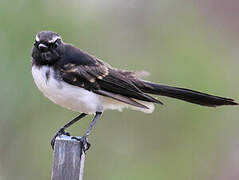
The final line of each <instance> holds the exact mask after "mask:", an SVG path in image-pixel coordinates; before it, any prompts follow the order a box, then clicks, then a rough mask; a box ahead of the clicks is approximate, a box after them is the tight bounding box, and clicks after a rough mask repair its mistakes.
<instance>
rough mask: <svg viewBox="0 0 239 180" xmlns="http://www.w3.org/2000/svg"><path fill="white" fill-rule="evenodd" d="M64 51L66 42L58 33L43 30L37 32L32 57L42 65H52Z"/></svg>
mask: <svg viewBox="0 0 239 180" xmlns="http://www.w3.org/2000/svg"><path fill="white" fill-rule="evenodd" d="M63 51H64V44H63V41H62V39H61V36H59V35H58V34H57V33H55V32H52V31H41V32H39V33H37V35H36V39H35V43H34V47H33V50H32V57H33V58H34V60H35V61H36V62H37V63H39V64H41V65H52V64H54V63H55V62H56V61H57V60H59V59H60V58H61V56H62V54H63Z"/></svg>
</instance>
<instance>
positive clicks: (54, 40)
mask: <svg viewBox="0 0 239 180" xmlns="http://www.w3.org/2000/svg"><path fill="white" fill-rule="evenodd" d="M57 39H61V37H60V36H54V37H53V39H51V40H50V41H49V43H54V42H56V40H57Z"/></svg>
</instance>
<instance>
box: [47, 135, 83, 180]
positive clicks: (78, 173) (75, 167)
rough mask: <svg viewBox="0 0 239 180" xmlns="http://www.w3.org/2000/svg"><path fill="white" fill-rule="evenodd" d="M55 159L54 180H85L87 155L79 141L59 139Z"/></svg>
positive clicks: (69, 138) (68, 138) (65, 137)
mask: <svg viewBox="0 0 239 180" xmlns="http://www.w3.org/2000/svg"><path fill="white" fill-rule="evenodd" d="M79 138H80V137H79ZM53 158H54V159H53V168H52V178H51V179H52V180H83V171H84V162H85V153H84V151H82V145H81V143H80V142H79V141H77V140H75V139H71V137H70V136H65V135H61V136H60V137H57V138H56V142H55V148H54V157H53Z"/></svg>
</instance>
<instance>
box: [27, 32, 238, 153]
mask: <svg viewBox="0 0 239 180" xmlns="http://www.w3.org/2000/svg"><path fill="white" fill-rule="evenodd" d="M31 56H32V76H33V79H34V81H35V84H36V86H37V87H38V88H39V90H40V91H41V92H42V93H43V94H44V96H46V97H47V98H48V99H50V100H51V101H52V102H54V103H55V104H58V105H60V106H62V107H64V108H67V109H69V110H72V111H76V112H79V113H80V115H78V116H77V117H76V118H74V119H73V120H71V121H70V122H68V123H67V124H65V125H64V126H62V127H61V128H60V129H59V130H58V131H57V132H56V134H55V135H54V136H53V138H52V140H51V146H52V148H53V149H54V144H55V139H56V137H57V136H60V135H62V134H65V135H70V134H69V133H68V132H66V131H65V130H66V129H67V128H68V127H70V126H71V125H72V124H74V123H76V122H77V121H79V120H80V119H82V118H84V117H85V116H86V115H94V118H93V120H92V122H91V123H90V125H89V128H88V129H87V130H86V132H85V133H84V135H83V136H82V137H81V138H80V139H79V138H77V137H73V138H75V139H77V140H79V141H80V142H81V143H82V144H83V146H84V147H85V150H88V149H89V147H90V143H89V142H88V136H89V135H90V133H91V131H92V129H93V127H94V125H95V123H96V122H97V121H98V120H99V119H100V117H101V115H102V113H103V112H104V111H105V110H108V109H109V110H122V109H123V108H130V109H133V110H138V111H142V112H145V113H152V112H153V111H154V105H155V104H159V105H163V103H162V102H161V101H160V100H158V99H157V98H155V97H153V96H151V94H152V95H160V96H166V97H170V98H176V99H179V100H183V101H186V102H189V103H193V104H197V105H201V106H207V107H217V106H222V105H238V103H237V102H235V101H234V99H231V98H225V97H219V96H214V95H210V94H206V93H202V92H199V91H195V90H190V89H186V88H179V87H173V86H168V85H162V84H158V83H154V82H150V81H146V80H143V79H142V78H143V77H144V75H146V74H147V73H146V72H145V71H128V70H121V69H117V68H113V67H112V66H110V65H109V64H108V63H106V62H104V61H102V60H101V59H99V58H97V57H95V56H93V55H91V54H89V53H87V52H86V51H83V50H82V49H80V48H78V47H75V46H74V45H72V44H68V43H65V42H63V40H62V38H61V36H60V35H59V34H58V33H56V32H52V31H40V32H38V33H37V35H36V37H35V42H34V46H33V49H32V54H31Z"/></svg>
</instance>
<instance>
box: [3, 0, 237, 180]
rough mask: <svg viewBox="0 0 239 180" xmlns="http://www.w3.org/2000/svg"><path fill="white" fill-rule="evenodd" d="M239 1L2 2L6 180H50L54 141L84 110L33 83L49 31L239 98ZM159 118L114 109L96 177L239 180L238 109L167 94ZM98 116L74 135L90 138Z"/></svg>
mask: <svg viewBox="0 0 239 180" xmlns="http://www.w3.org/2000/svg"><path fill="white" fill-rule="evenodd" d="M238 8H239V2H238V1H233V0H208V1H206V0H204V1H203V0H202V1H186V0H179V1H178V0H167V1H166V0H159V1H145V0H130V1H127V0H121V1H109V0H101V1H98V0H87V1H83V0H79V1H77V0H51V1H49V0H41V1H30V0H20V1H13V0H1V1H0V57H1V61H0V62H1V65H0V82H1V85H0V92H1V93H0V107H1V108H0V179H1V180H13V179H18V180H28V179H34V180H43V179H50V176H51V167H52V150H51V147H50V139H51V137H52V136H53V135H54V133H55V132H56V131H57V130H58V128H59V127H60V126H61V125H63V124H64V123H66V122H67V121H69V120H71V119H72V118H73V117H75V116H76V115H77V114H78V113H76V112H70V111H68V110H65V109H62V108H61V107H58V106H57V105H55V104H53V103H51V102H50V101H49V100H48V99H46V98H45V97H44V96H43V95H42V94H41V92H40V91H39V90H38V89H37V88H36V86H35V84H34V82H33V79H32V76H31V57H30V53H31V48H32V46H33V42H34V39H35V35H36V33H37V32H38V31H40V30H52V31H56V32H58V33H59V34H60V35H61V36H62V37H63V40H64V41H65V42H71V43H72V44H75V45H76V46H78V47H80V48H82V49H84V50H86V51H88V52H89V53H91V54H94V55H95V56H97V57H99V58H101V59H103V60H104V61H106V62H108V63H110V64H111V65H112V66H115V67H119V68H122V69H131V70H141V69H145V70H147V71H149V72H151V76H150V77H148V78H147V80H151V81H155V82H160V83H162V84H168V85H173V86H180V87H187V88H192V89H196V90H200V91H203V92H207V93H212V94H216V95H220V96H229V97H233V98H235V99H237V100H238V99H239V94H238V91H239V84H238V76H239V71H238V67H239V53H238V52H239V51H238V48H239V43H238V42H239V41H238V40H239V36H238V32H239V21H238V19H239V11H238ZM160 99H161V100H162V101H163V102H164V104H165V105H164V106H157V107H156V110H155V112H154V113H153V114H143V113H141V112H136V111H130V110H124V111H123V113H121V112H118V111H106V112H105V113H104V115H103V118H102V119H101V120H100V122H99V123H98V124H97V125H96V126H97V127H96V128H95V129H94V132H93V134H92V135H91V136H90V142H91V143H92V145H93V146H92V148H91V149H90V150H89V151H88V153H87V160H86V166H85V179H87V180H94V179H98V180H122V179H123V180H136V179H137V180H141V179H142V180H145V179H148V180H155V179H163V180H174V179H177V180H192V179H193V180H201V179H203V180H226V179H227V180H234V179H235V180H237V179H238V177H239V140H238V139H239V131H238V127H239V119H238V113H239V109H238V107H221V108H205V107H200V106H197V105H192V104H188V103H184V102H181V101H178V100H174V99H168V98H164V97H160ZM91 119H92V116H89V117H87V118H85V119H84V120H83V121H81V122H79V123H78V124H77V125H75V126H74V127H72V128H70V132H72V134H73V135H82V134H83V132H84V131H85V130H86V128H87V127H88V125H89V122H90V120H91Z"/></svg>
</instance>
